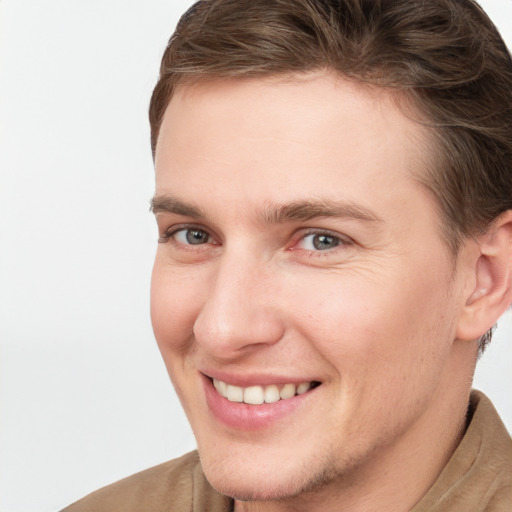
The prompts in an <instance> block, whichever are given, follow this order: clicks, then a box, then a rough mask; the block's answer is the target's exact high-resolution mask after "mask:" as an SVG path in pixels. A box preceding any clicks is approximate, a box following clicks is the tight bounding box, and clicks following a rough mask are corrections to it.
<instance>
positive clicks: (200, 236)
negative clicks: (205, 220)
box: [169, 228, 211, 245]
mask: <svg viewBox="0 0 512 512" xmlns="http://www.w3.org/2000/svg"><path fill="white" fill-rule="evenodd" d="M169 238H173V239H174V240H175V241H176V242H177V243H179V244H183V245H202V244H207V243H209V242H211V236H210V235H209V233H208V232H207V231H204V230H203V229H198V228H183V229H178V230H177V231H174V233H171V234H170V235H169Z"/></svg>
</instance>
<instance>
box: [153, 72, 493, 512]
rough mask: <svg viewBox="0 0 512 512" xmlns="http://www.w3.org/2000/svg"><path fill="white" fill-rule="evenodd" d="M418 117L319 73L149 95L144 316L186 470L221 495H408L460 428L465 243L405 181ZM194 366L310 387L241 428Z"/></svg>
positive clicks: (331, 500) (402, 502)
mask: <svg viewBox="0 0 512 512" xmlns="http://www.w3.org/2000/svg"><path fill="white" fill-rule="evenodd" d="M424 130H425V129H424V128H423V127H421V126H420V125H418V124H416V123H414V122H413V121H411V120H410V119H408V118H406V117H405V116H404V115H403V114H402V112H401V111H400V109H399V108H398V107H397V105H396V103H395V102H394V101H392V99H391V98H390V97H389V96H388V94H387V93H386V92H385V91H383V90H380V89H376V88H370V87H368V86H363V85H361V84H357V83H353V82H348V81H344V80H343V79H341V78H340V77H333V76H331V75H329V74H327V73H323V74H322V73H317V74H312V75H306V76H302V77H296V76H295V77H294V78H293V79H275V78H273V79H269V78H266V79H247V80H225V81H222V82H220V81H213V80H211V81H203V82H199V83H196V84H194V85H188V86H181V87H180V88H178V90H177V92H176V93H175V95H174V96H173V98H172V100H171V102H170V104H169V106H168V109H167V112H166V114H165V117H164V120H163V124H162V127H161V131H160V135H159V139H158V143H157V149H156V160H155V164H156V198H157V200H156V202H155V204H156V205H157V207H156V208H155V213H156V218H157V223H158V228H159V235H160V242H161V243H160V244H159V246H158V251H157V255H156V260H155V265H154V271H153V280H152V293H151V314H152V321H153V326H154V331H155V336H156V339H157V342H158V345H159V348H160V351H161V353H162V356H163V358H164V361H165V364H166V366H167V369H168V372H169V375H170V376H171V379H172V381H173V384H174V386H175V388H176V391H177V393H178V395H179V397H180V400H181V402H182V404H183V407H184V409H185V411H186V413H187V416H188V419H189V421H190V423H191V425H192V428H193V430H194V434H195V436H196V439H197V443H198V448H199V453H200V455H201V461H202V464H203V469H204V471H205V474H206V476H207V478H208V479H209V480H210V482H211V483H212V485H213V486H214V487H216V488H217V489H218V490H220V491H221V492H223V493H226V494H228V495H229V496H234V497H235V498H237V502H236V510H237V511H238V510H244V511H245V510H295V511H300V510H307V511H315V510H322V511H329V510H337V511H340V510H350V511H351V512H358V511H369V510H379V511H386V510H390V511H391V510H393V511H394V512H396V511H400V510H403V511H406V510H410V509H411V508H412V507H413V506H414V504H415V503H417V502H418V501H419V499H420V498H421V496H423V495H424V494H425V492H426V491H427V490H428V488H429V487H430V486H431V485H432V483H433V482H434V481H435V479H436V478H437V476H438V475H439V473H440V471H441V469H442V468H443V467H444V465H445V464H446V462H447V460H448V458H449V457H450V455H451V454H452V452H453V450H454V449H455V447H456V445H457V443H458V441H459V439H460V435H461V433H462V431H463V428H464V421H465V420H464V417H465V411H466V407H467V402H468V395H469V389H470V385H471V379H472V373H473V370H474V364H475V359H476V352H477V343H476V342H475V341H474V339H475V338H476V335H477V334H478V333H477V332H476V330H475V329H477V328H476V327H475V329H473V330H471V329H470V328H466V330H465V331H464V326H465V327H467V325H466V324H464V326H462V325H461V324H462V323H463V322H464V321H466V318H467V316H468V315H467V305H468V303H470V302H471V298H472V297H473V294H475V289H477V288H478V287H479V282H480V281H479V280H478V278H477V277H475V272H474V269H475V267H477V266H478V265H477V262H478V261H479V260H478V258H479V257H480V256H479V254H480V253H479V252H478V251H479V250H478V246H477V244H476V242H474V241H468V242H467V243H466V244H465V245H464V246H463V247H462V249H461V251H460V254H459V256H458V260H457V261H455V260H454V256H453V255H452V254H451V253H450V251H449V250H448V249H447V247H446V245H445V243H444V242H443V239H442V236H441V231H440V221H439V215H438V211H437V207H436V203H435V200H434V198H433V197H432V196H431V195H430V193H429V192H428V191H427V190H426V189H425V188H424V187H423V186H422V185H421V184H420V183H419V182H418V181H417V180H416V179H415V178H414V176H415V175H417V173H418V172H421V170H422V168H423V167H422V166H423V158H422V155H423V154H422V151H424V150H423V149H422V148H424V147H425V146H426V144H425V142H426V141H427V138H428V133H427V132H425V131H424ZM171 197H172V198H173V199H172V200H171V199H170V198H171ZM311 203H315V204H317V206H318V205H319V206H318V207H317V210H318V208H320V207H321V208H323V209H325V208H326V205H327V206H328V207H329V209H330V210H329V212H325V211H324V212H323V213H324V214H325V213H329V215H323V216H317V215H316V214H315V211H312V209H311ZM287 205H288V206H287ZM290 205H292V206H290ZM283 207H284V209H283ZM293 208H295V210H293ZM313 210H314V208H313ZM333 210H335V211H333ZM283 211H285V212H288V214H287V215H283V214H282V212H283ZM292 211H295V212H299V213H295V214H293V213H290V212H292ZM279 212H281V215H279ZM316 213H318V211H317V212H316ZM187 229H188V230H189V231H187ZM191 229H192V230H196V231H197V233H199V235H200V237H201V241H202V242H203V243H199V244H190V243H189V240H188V239H187V233H188V234H189V235H190V234H191V231H190V230H191ZM197 233H196V234H197ZM321 235H328V236H330V237H332V238H329V239H327V240H328V242H333V243H331V244H330V245H329V243H328V244H327V246H328V247H326V248H325V249H324V248H323V246H320V248H317V247H315V245H314V242H319V240H323V241H325V240H326V239H325V238H324V239H321V238H319V236H321ZM335 244H338V245H335ZM484 270H485V268H484ZM482 290H483V291H482ZM485 291H486V289H485V290H484V288H482V287H480V292H482V293H481V294H484V295H485ZM486 322H487V323H489V321H488V319H487V318H486V319H485V321H484V322H483V323H486ZM489 325H492V323H490V324H489ZM487 328H488V326H487V325H483V324H482V326H481V327H478V329H480V330H481V331H482V332H481V333H480V334H482V333H483V332H485V330H486V329H487ZM462 331H464V334H465V339H462V338H463V337H462V336H461V335H460V332H462ZM201 373H206V374H208V375H211V374H212V373H218V374H221V375H223V376H224V375H225V376H226V379H227V378H228V377H231V376H239V377H240V378H244V376H247V375H249V376H256V378H257V377H258V376H259V375H261V376H264V378H266V379H269V378H270V379H271V378H272V376H273V375H279V376H284V377H287V378H290V380H292V378H293V380H301V379H302V380H317V381H319V382H321V385H320V386H319V387H318V388H316V389H315V390H314V392H311V393H308V394H307V395H306V396H305V398H304V399H303V400H302V402H301V403H300V405H299V406H298V407H296V408H295V409H294V410H293V411H292V412H291V413H289V414H287V415H285V416H284V417H282V418H280V419H279V420H277V421H273V422H271V423H269V425H268V426H266V427H265V428H259V429H257V430H253V431H251V430H244V429H237V428H232V427H229V426H226V425H225V424H224V423H222V422H221V421H219V420H218V419H217V418H216V417H215V416H214V415H213V414H212V412H211V410H210V409H209V406H208V404H207V402H206V399H205V391H204V385H203V382H204V377H203V376H202V375H201Z"/></svg>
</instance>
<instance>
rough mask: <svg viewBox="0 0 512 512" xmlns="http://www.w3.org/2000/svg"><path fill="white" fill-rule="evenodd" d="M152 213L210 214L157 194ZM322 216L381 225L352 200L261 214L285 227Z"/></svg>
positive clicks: (271, 208) (273, 207) (272, 207)
mask: <svg viewBox="0 0 512 512" xmlns="http://www.w3.org/2000/svg"><path fill="white" fill-rule="evenodd" d="M151 211H152V212H153V213H154V214H155V215H156V214H158V213H174V214H176V215H184V216H187V217H195V218H202V219H204V218H206V217H207V215H206V214H205V213H204V212H203V211H202V210H201V209H200V208H197V207H196V206H193V205H190V204H187V203H184V202H183V201H181V200H179V199H177V198H175V197H172V196H169V195H156V196H155V197H153V199H152V200H151ZM321 217H335V218H345V219H354V220H358V221H363V222H372V223H378V222H382V219H381V218H380V217H379V216H378V215H377V214H375V213H374V212H372V211H371V210H369V209H368V208H365V207H364V206H362V205H359V204H356V203H353V202H349V201H334V200H305V201H292V202H290V203H287V204H283V205H281V204H274V203H270V204H267V205H266V206H265V207H264V209H263V212H262V214H261V220H262V221H263V223H264V224H282V223H285V222H290V221H299V220H313V219H317V218H321Z"/></svg>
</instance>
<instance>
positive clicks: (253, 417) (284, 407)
mask: <svg viewBox="0 0 512 512" xmlns="http://www.w3.org/2000/svg"><path fill="white" fill-rule="evenodd" d="M203 384H204V390H205V395H206V402H207V404H208V407H209V408H210V411H211V412H212V414H213V415H214V416H215V418H217V419H218V420H219V421H221V422H222V423H223V424H225V425H227V426H228V427H231V428H236V429H240V430H260V429H264V428H267V427H269V426H270V425H272V424H273V423H275V422H277V421H279V420H281V419H283V418H285V417H286V416H288V415H289V414H291V413H292V412H294V411H295V410H296V409H297V408H298V407H300V406H302V405H304V403H305V402H306V401H307V400H308V399H309V398H310V395H311V394H312V393H313V392H314V391H315V390H316V389H317V388H315V389H312V390H310V391H308V392H307V393H304V394H302V395H295V396H294V397H292V398H288V399H286V400H279V401H278V402H274V403H272V404H265V403H263V404H261V405H250V404H246V403H243V402H242V403H240V402H230V401H229V400H228V399H227V398H224V397H223V396H221V395H219V393H218V392H217V390H216V389H215V388H214V387H213V383H212V381H211V379H209V378H208V377H203Z"/></svg>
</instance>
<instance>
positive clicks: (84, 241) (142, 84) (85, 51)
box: [0, 0, 512, 512]
mask: <svg viewBox="0 0 512 512" xmlns="http://www.w3.org/2000/svg"><path fill="white" fill-rule="evenodd" d="M189 3H190V2H189V1H177V0H167V1H164V0H145V1H144V2H142V1H135V0H87V1H85V0H82V1H78V0H46V1H35V0H0V92H1V94H0V171H1V173H0V339H1V346H0V349H1V354H0V406H1V411H0V412H1V423H0V453H1V458H0V511H1V512H45V511H54V510H57V509H59V508H60V507H62V506H64V505H66V504H68V503H70V502H71V501H74V500H75V499H77V498H79V497H81V496H82V495H84V494H86V493H88V492H90V491H92V490H93V489H96V488H98V487H100V486H102V485H105V484H107V483H110V482H112V481H114V480H117V479H119V478H121V477H123V476H126V475H129V474H132V473H134V472H136V471H138V470H141V469H143V468H146V467H148V466H151V465H154V464H157V463H159V462H162V461H165V460H168V459H170V458H172V457H175V456H177V455H179V454H182V453H184V452H186V451H188V450H190V449H192V448H193V447H194V441H193V438H192V436H191V434H190V431H189V428H188V425H187V422H186V419H185V418H184V416H183V414H182V412H181V409H180V406H179V404H178V402H177V399H176V398H175V396H174V392H173V391H172V388H171V385H170V383H169V382H168V377H167V374H166V372H165V369H164V366H163V363H162V362H161V360H160V356H159V354H158V351H157V349H156V345H155V342H154V340H153V335H152V332H151V326H150V321H149V279H150V271H151V264H152V257H153V253H154V250H155V245H156V230H155V228H154V227H153V220H152V218H151V215H150V213H149V212H148V205H149V198H150V197H151V195H152V191H153V170H152V162H151V156H150V148H149V128H148V123H147V115H146V112H147V105H148V101H149V96H150V93H151V90H152V87H153V85H154V83H155V81H156V78H157V72H158V65H159V61H160V57H161V54H162V52H163V49H164V47H165V44H166V42H167V39H168V37H169V35H170V34H171V32H172V31H173V29H174V27H175V24H176V22H177V20H178V17H179V15H180V14H181V13H182V12H183V11H184V10H185V9H186V7H188V5H189ZM482 4H483V5H484V7H485V8H486V9H487V10H488V12H489V13H490V14H491V16H492V17H493V19H494V20H495V22H496V23H497V24H498V26H499V27H500V30H501V32H502V34H503V36H504V37H505V39H506V40H507V42H508V44H509V46H511V45H512V0H487V1H482ZM501 324H502V325H501V327H500V329H498V332H497V334H496V336H495V339H494V341H493V343H492V345H491V347H490V348H489V350H488V353H486V355H485V356H484V358H483V359H482V360H481V361H480V363H479V367H478V372H477V377H476V384H475V385H476V387H478V388H480V389H482V390H484V391H485V392H486V393H487V394H489V395H490V396H491V397H492V399H493V401H494V402H495V404H496V406H497V408H498V409H499V411H500V413H501V414H502V416H503V418H504V420H505V421H506V423H507V425H508V428H509V430H512V403H509V402H510V401H509V400H508V399H509V396H507V395H510V389H511V384H512V377H511V370H512V343H511V337H512V321H511V319H510V317H507V318H506V319H504V320H503V321H502V322H501Z"/></svg>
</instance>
